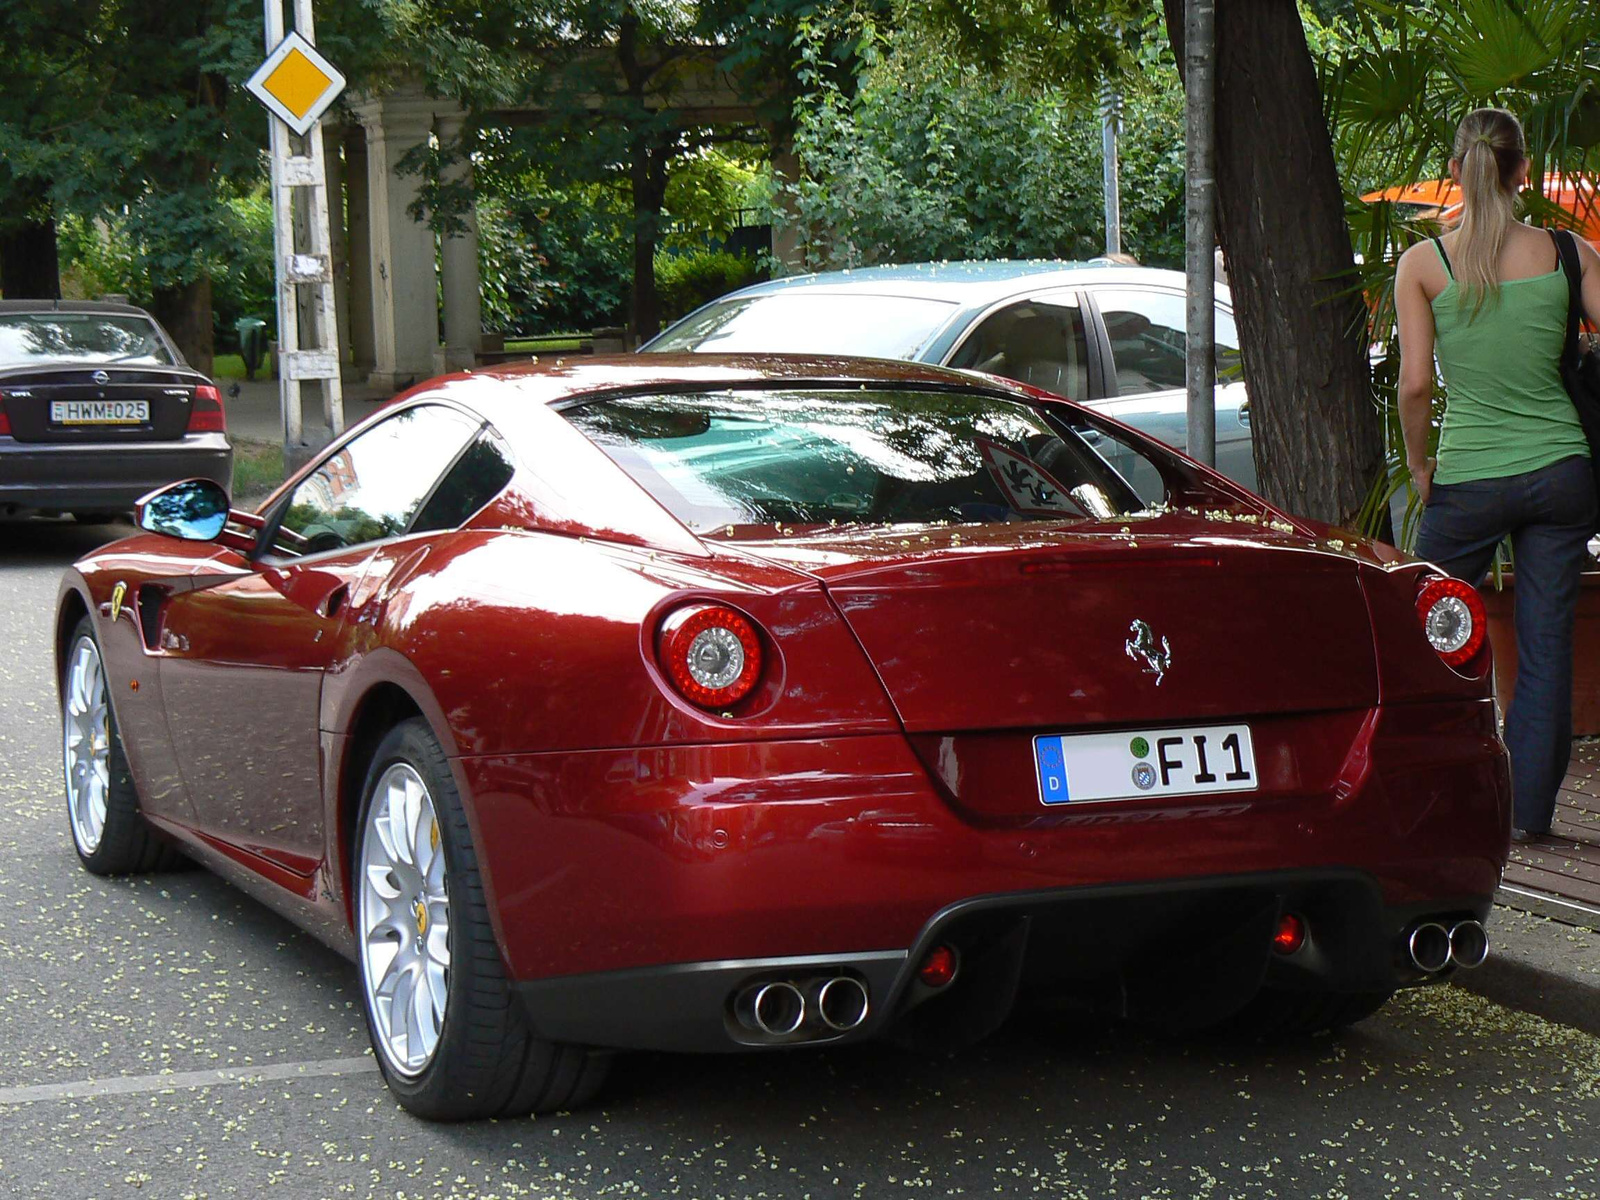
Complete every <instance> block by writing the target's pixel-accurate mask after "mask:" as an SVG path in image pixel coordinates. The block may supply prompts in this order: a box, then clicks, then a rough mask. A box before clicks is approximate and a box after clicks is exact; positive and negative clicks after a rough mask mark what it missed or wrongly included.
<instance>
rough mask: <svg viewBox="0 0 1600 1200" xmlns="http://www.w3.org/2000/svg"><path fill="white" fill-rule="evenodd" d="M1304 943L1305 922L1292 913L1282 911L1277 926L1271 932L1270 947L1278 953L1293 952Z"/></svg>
mask: <svg viewBox="0 0 1600 1200" xmlns="http://www.w3.org/2000/svg"><path fill="white" fill-rule="evenodd" d="M1305 944H1306V923H1305V922H1304V921H1302V920H1301V919H1300V918H1299V917H1297V916H1295V915H1294V913H1284V914H1283V915H1282V916H1280V917H1279V918H1278V928H1277V929H1276V930H1274V931H1273V934H1272V948H1273V949H1274V950H1276V951H1277V952H1278V953H1279V954H1293V953H1294V952H1295V951H1296V950H1298V949H1300V947H1301V946H1304V945H1305Z"/></svg>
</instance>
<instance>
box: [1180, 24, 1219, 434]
mask: <svg viewBox="0 0 1600 1200" xmlns="http://www.w3.org/2000/svg"><path fill="white" fill-rule="evenodd" d="M1183 62H1184V72H1183V86H1184V152H1185V158H1186V160H1187V163H1186V166H1187V174H1188V186H1187V187H1186V188H1185V192H1184V209H1185V215H1184V240H1185V247H1186V253H1185V256H1184V258H1185V275H1186V277H1187V278H1186V290H1187V292H1188V297H1189V299H1188V314H1187V315H1188V333H1187V351H1188V352H1187V354H1186V356H1185V367H1184V382H1185V384H1186V385H1187V387H1188V393H1189V396H1188V416H1189V444H1188V448H1189V455H1190V457H1192V458H1196V459H1198V460H1199V461H1201V462H1203V463H1206V464H1207V465H1210V466H1215V465H1216V461H1217V415H1216V414H1217V397H1216V382H1217V372H1216V342H1215V336H1216V291H1217V287H1216V257H1215V247H1216V244H1217V230H1216V220H1217V215H1216V214H1217V173H1216V143H1215V130H1216V107H1215V96H1216V76H1215V73H1214V66H1215V62H1216V7H1215V3H1214V0H1185V3H1184V23H1183Z"/></svg>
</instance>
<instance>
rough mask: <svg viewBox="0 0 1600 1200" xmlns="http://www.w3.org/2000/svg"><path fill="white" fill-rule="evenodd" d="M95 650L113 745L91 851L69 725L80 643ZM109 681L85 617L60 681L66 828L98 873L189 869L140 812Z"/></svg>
mask: <svg viewBox="0 0 1600 1200" xmlns="http://www.w3.org/2000/svg"><path fill="white" fill-rule="evenodd" d="M84 642H87V643H88V644H89V645H90V646H92V647H93V648H94V655H95V658H96V660H97V661H98V662H99V663H100V670H101V686H102V687H103V688H104V689H105V690H106V704H105V722H106V723H105V732H106V735H107V736H106V740H107V744H108V754H107V760H106V767H107V772H106V777H107V779H106V814H105V823H104V825H103V827H102V828H101V831H100V837H99V841H98V843H97V844H95V845H94V846H92V847H86V845H85V841H84V835H83V833H82V831H81V830H80V825H79V823H78V822H76V821H74V819H73V811H72V810H73V801H72V792H71V781H70V779H66V778H65V776H66V773H67V771H68V769H69V768H68V766H67V762H66V758H67V754H66V746H65V737H66V723H67V721H68V719H69V717H68V708H69V703H70V700H71V697H70V696H69V694H68V689H69V687H70V685H71V672H72V665H73V662H74V656H75V654H76V653H77V650H78V647H79V645H80V644H81V643H84ZM109 692H110V683H109V681H108V680H106V678H105V673H104V661H103V659H101V656H100V642H99V639H98V638H96V637H95V633H94V623H93V622H92V621H91V620H90V619H89V617H88V616H87V615H86V616H84V617H83V619H82V620H80V621H79V622H78V624H77V627H76V628H75V629H74V630H73V631H72V640H71V642H69V643H68V650H67V658H66V667H65V670H64V672H63V674H62V679H61V720H62V735H63V746H62V773H63V777H64V780H63V781H64V783H65V784H66V785H67V789H68V790H67V829H68V832H69V833H70V835H71V837H72V847H73V849H74V850H76V851H77V852H78V860H79V861H80V862H82V863H83V866H84V869H85V870H87V871H89V872H90V873H92V874H95V875H130V874H140V873H144V872H149V871H169V870H172V869H174V868H177V867H180V866H182V865H184V858H183V856H182V855H181V854H179V853H178V851H177V850H176V849H175V848H174V847H173V845H172V843H170V842H168V841H167V840H166V839H165V838H163V837H162V836H161V835H160V834H158V833H156V831H155V830H154V829H152V828H151V827H150V824H149V822H147V821H146V820H145V819H144V815H143V814H142V813H141V812H140V811H139V792H138V789H137V788H136V787H135V786H134V782H133V773H132V772H131V771H129V770H128V758H127V755H126V754H125V753H124V752H123V748H122V734H121V733H120V732H119V731H118V730H117V715H116V713H115V712H114V711H113V710H112V708H111V705H110V702H109V701H110V695H109Z"/></svg>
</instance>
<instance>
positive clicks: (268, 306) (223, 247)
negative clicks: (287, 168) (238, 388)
mask: <svg viewBox="0 0 1600 1200" xmlns="http://www.w3.org/2000/svg"><path fill="white" fill-rule="evenodd" d="M208 219H210V220H213V221H214V222H215V225H216V237H215V239H214V240H212V241H211V242H210V243H209V249H210V252H209V253H207V254H204V255H197V256H195V258H194V260H193V261H194V265H195V269H196V270H198V271H200V272H203V273H205V274H207V275H209V276H210V278H211V282H212V294H211V302H212V319H213V322H214V324H215V326H216V329H217V332H218V334H219V336H220V337H221V339H222V340H223V341H224V343H225V344H232V341H233V327H234V322H235V321H236V320H237V319H238V318H240V317H259V318H261V319H262V320H264V321H266V322H267V325H268V328H269V329H271V328H273V327H275V326H276V324H277V300H276V295H275V290H274V282H273V274H272V199H271V195H270V193H269V191H268V189H267V186H266V184H265V183H264V182H261V183H258V184H257V185H256V186H255V187H254V188H252V189H251V190H250V191H248V192H244V193H242V194H235V195H232V196H225V197H224V198H222V199H221V200H220V202H219V205H218V211H217V212H216V213H215V214H213V215H212V217H210V218H208ZM59 237H60V254H61V262H62V267H63V270H64V272H65V279H64V281H63V282H64V284H65V286H68V287H70V288H72V289H73V290H75V291H77V292H80V293H81V294H83V295H85V296H88V297H91V298H92V297H95V296H99V295H103V294H105V293H116V294H120V295H126V296H127V297H129V299H130V300H132V302H133V303H135V304H140V305H149V304H150V303H151V301H152V298H153V296H154V295H155V291H156V289H157V288H159V287H163V286H167V285H169V284H170V282H171V281H172V279H173V276H172V275H171V274H166V273H161V272H159V271H158V270H157V269H156V268H155V266H154V264H155V262H156V261H157V260H158V259H161V258H163V257H165V256H166V255H167V254H168V251H167V250H166V249H164V247H165V246H166V244H167V237H168V231H166V230H163V231H161V232H160V233H157V234H154V235H152V233H151V231H150V230H149V229H148V228H147V227H146V226H145V225H144V224H143V223H142V222H141V221H140V220H139V219H138V218H136V217H135V215H134V211H133V210H132V209H131V208H124V209H122V210H120V211H110V210H108V211H107V212H105V213H104V214H102V215H101V216H100V217H99V218H96V219H93V220H89V219H86V218H83V217H79V216H73V215H70V214H69V215H67V216H66V217H64V218H63V219H62V221H61V224H60V230H59ZM269 336H271V335H270V334H269Z"/></svg>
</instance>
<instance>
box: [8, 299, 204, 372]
mask: <svg viewBox="0 0 1600 1200" xmlns="http://www.w3.org/2000/svg"><path fill="white" fill-rule="evenodd" d="M51 362H67V363H132V364H136V365H142V366H151V365H157V366H164V367H165V366H171V365H173V361H172V355H171V353H170V352H169V351H168V350H167V347H166V344H165V343H164V342H163V341H162V339H161V334H160V333H159V332H158V331H157V330H156V327H155V323H154V322H152V321H151V320H150V319H149V318H148V317H141V316H139V315H137V314H135V313H115V314H112V313H62V312H49V313H5V314H0V367H19V366H30V365H33V364H43V363H51Z"/></svg>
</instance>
